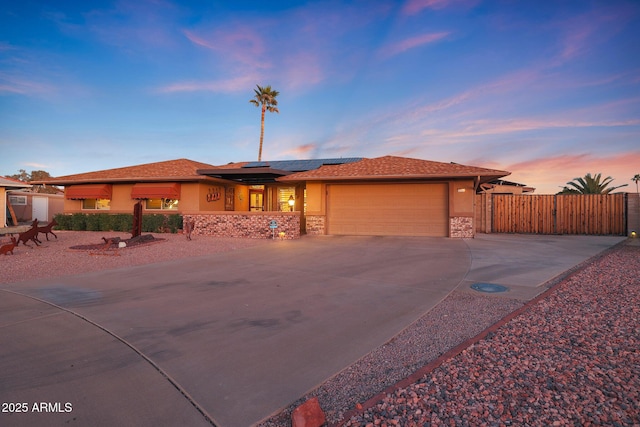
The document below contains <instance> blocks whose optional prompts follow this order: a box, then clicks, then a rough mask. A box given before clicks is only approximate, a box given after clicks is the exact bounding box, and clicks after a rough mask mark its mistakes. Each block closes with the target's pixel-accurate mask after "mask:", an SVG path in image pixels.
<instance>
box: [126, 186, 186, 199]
mask: <svg viewBox="0 0 640 427" xmlns="http://www.w3.org/2000/svg"><path fill="white" fill-rule="evenodd" d="M131 198H132V199H180V184H178V183H176V182H172V183H162V182H160V183H156V182H148V183H140V184H135V185H134V186H133V189H132V190H131Z"/></svg>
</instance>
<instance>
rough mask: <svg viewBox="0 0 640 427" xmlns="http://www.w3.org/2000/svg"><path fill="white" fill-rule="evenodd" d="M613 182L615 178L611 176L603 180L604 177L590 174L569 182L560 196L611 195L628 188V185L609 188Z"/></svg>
mask: <svg viewBox="0 0 640 427" xmlns="http://www.w3.org/2000/svg"><path fill="white" fill-rule="evenodd" d="M611 181H613V178H611V177H610V176H608V177H606V178H604V179H602V175H601V174H599V173H598V174H596V175H594V176H591V174H590V173H588V174H586V175H585V176H584V177H583V178H573V181H570V182H567V186H565V187H564V188H563V189H562V191H561V192H560V193H558V194H609V193H611V192H612V191H614V190H617V189H618V188H620V187H626V186H627V184H622V185H619V186H617V187H609V184H611ZM568 186H570V187H573V188H569V187H568Z"/></svg>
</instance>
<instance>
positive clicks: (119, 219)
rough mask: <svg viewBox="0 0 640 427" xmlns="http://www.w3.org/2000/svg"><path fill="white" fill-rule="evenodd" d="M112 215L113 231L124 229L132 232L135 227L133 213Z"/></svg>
mask: <svg viewBox="0 0 640 427" xmlns="http://www.w3.org/2000/svg"><path fill="white" fill-rule="evenodd" d="M110 216H111V229H112V230H113V231H124V232H127V233H131V230H132V229H133V215H131V214H115V215H110Z"/></svg>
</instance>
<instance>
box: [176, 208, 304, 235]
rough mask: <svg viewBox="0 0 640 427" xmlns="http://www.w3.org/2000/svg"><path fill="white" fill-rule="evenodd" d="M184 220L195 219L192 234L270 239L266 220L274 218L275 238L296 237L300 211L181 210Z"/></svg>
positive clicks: (298, 233)
mask: <svg viewBox="0 0 640 427" xmlns="http://www.w3.org/2000/svg"><path fill="white" fill-rule="evenodd" d="M183 219H184V220H185V221H187V220H190V219H193V220H195V227H194V230H193V232H192V234H193V235H206V236H220V237H242V238H248V239H271V237H272V236H273V233H272V230H271V229H270V228H269V224H270V223H271V221H272V220H275V221H276V222H277V224H278V228H276V229H275V236H276V238H280V233H282V232H284V236H283V237H282V238H284V239H299V238H300V212H212V213H206V214H203V213H198V214H184V215H183Z"/></svg>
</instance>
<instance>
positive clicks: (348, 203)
mask: <svg viewBox="0 0 640 427" xmlns="http://www.w3.org/2000/svg"><path fill="white" fill-rule="evenodd" d="M448 208H449V203H448V186H447V184H332V185H329V186H328V206H327V210H328V212H327V213H328V218H327V223H328V224H327V226H328V234H334V235H336V234H337V235H367V236H436V237H446V236H448V234H449V230H448V217H449V215H448Z"/></svg>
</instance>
